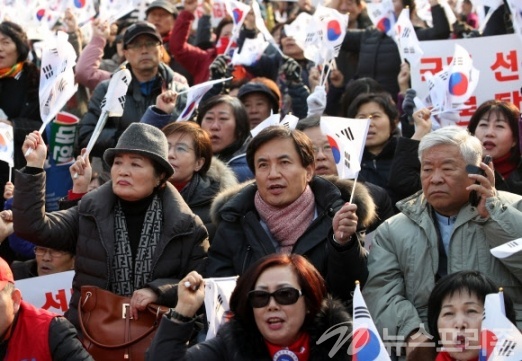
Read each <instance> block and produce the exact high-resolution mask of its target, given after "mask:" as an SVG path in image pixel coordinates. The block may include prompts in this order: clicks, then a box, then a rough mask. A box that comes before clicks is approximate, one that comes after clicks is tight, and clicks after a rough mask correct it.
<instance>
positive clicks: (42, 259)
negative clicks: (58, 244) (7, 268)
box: [11, 246, 74, 280]
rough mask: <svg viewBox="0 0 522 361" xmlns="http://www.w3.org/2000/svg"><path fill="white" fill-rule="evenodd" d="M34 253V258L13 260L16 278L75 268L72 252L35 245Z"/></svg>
mask: <svg viewBox="0 0 522 361" xmlns="http://www.w3.org/2000/svg"><path fill="white" fill-rule="evenodd" d="M34 254H35V258H34V259H31V260H28V261H24V262H20V261H14V262H13V264H12V265H11V268H12V269H13V274H14V278H15V279H16V280H22V279H25V278H31V277H38V276H45V275H50V274H53V273H59V272H65V271H70V270H72V269H74V254H73V253H72V252H69V251H60V250H57V249H53V248H45V247H39V246H36V247H34Z"/></svg>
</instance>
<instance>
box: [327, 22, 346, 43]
mask: <svg viewBox="0 0 522 361" xmlns="http://www.w3.org/2000/svg"><path fill="white" fill-rule="evenodd" d="M341 33H342V29H341V24H340V23H339V21H337V20H330V21H329V22H328V23H327V24H326V37H327V39H328V41H335V40H337V39H339V37H340V36H341Z"/></svg>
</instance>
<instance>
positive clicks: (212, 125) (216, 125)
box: [210, 119, 219, 130]
mask: <svg viewBox="0 0 522 361" xmlns="http://www.w3.org/2000/svg"><path fill="white" fill-rule="evenodd" d="M210 129H212V130H219V121H218V120H217V119H216V120H214V121H212V123H210Z"/></svg>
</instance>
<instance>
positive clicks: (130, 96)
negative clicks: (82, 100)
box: [79, 21, 188, 157]
mask: <svg viewBox="0 0 522 361" xmlns="http://www.w3.org/2000/svg"><path fill="white" fill-rule="evenodd" d="M123 48H124V50H123V52H124V55H125V58H126V59H127V62H126V63H125V66H126V67H127V69H129V70H130V72H131V74H132V80H131V83H130V85H129V88H128V90H127V95H126V98H125V106H124V111H123V115H122V116H121V117H109V120H108V121H107V124H106V125H105V127H104V129H103V130H102V132H101V135H100V137H99V138H98V140H97V142H96V144H95V145H94V148H93V149H92V151H91V155H92V156H95V157H101V156H102V155H103V152H104V151H105V150H106V149H108V148H114V147H115V146H116V143H117V141H118V139H119V137H120V135H121V134H122V133H123V131H124V130H125V129H127V127H128V126H129V125H130V124H131V123H133V122H138V121H139V120H140V119H141V117H142V116H143V114H144V113H145V110H146V109H147V108H148V107H149V106H150V105H154V104H155V102H156V97H157V96H158V95H160V94H161V93H162V92H164V91H165V90H172V91H174V92H176V93H179V92H181V91H183V90H186V89H187V88H188V85H187V80H186V79H185V77H183V76H182V75H180V74H178V73H175V72H174V71H172V69H171V68H170V67H169V66H168V65H167V64H165V63H163V62H162V61H161V59H162V56H163V52H164V51H165V49H164V48H163V46H162V38H161V35H160V34H159V33H158V31H157V30H156V28H155V27H154V25H153V24H151V23H148V22H146V21H138V22H136V23H135V24H133V25H131V26H130V27H128V28H127V30H126V31H125V34H124V36H123ZM109 81H110V80H106V81H103V82H101V83H100V84H99V85H98V86H97V87H96V88H95V90H94V92H93V94H92V97H91V99H90V101H89V110H88V112H87V113H86V114H85V115H84V117H83V119H82V120H81V122H80V129H79V145H80V147H81V148H84V147H86V146H87V143H88V142H89V139H90V138H91V135H92V133H93V131H94V128H95V126H96V123H97V122H98V119H99V117H100V114H101V102H102V100H103V98H104V97H105V95H106V93H107V89H108V86H109ZM186 101H187V97H186V94H183V95H180V96H179V97H178V99H177V101H176V107H175V108H174V111H173V112H172V114H171V119H172V120H173V121H174V120H176V119H177V118H178V116H179V114H180V113H181V111H182V110H183V109H184V107H185V105H186Z"/></svg>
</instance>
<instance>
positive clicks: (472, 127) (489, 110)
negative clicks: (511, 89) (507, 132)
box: [468, 100, 520, 164]
mask: <svg viewBox="0 0 522 361" xmlns="http://www.w3.org/2000/svg"><path fill="white" fill-rule="evenodd" d="M499 114H502V115H504V118H505V119H506V121H507V123H508V124H509V128H510V129H511V133H513V138H514V139H515V141H516V142H517V145H516V146H515V147H513V149H512V150H511V157H510V160H511V161H512V162H515V163H517V164H518V162H519V161H520V138H519V136H520V134H519V128H518V123H519V121H520V110H519V109H518V108H517V107H516V105H515V104H513V103H511V102H506V101H502V100H488V101H485V102H484V103H482V104H480V106H479V107H478V108H477V110H475V112H474V113H473V115H472V116H471V118H470V119H469V124H468V131H469V132H470V133H471V134H472V135H475V131H476V130H477V126H478V123H479V122H480V120H481V119H484V118H485V117H486V116H487V118H488V120H489V119H490V117H491V116H492V115H499Z"/></svg>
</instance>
